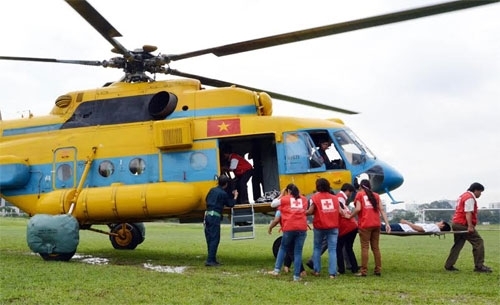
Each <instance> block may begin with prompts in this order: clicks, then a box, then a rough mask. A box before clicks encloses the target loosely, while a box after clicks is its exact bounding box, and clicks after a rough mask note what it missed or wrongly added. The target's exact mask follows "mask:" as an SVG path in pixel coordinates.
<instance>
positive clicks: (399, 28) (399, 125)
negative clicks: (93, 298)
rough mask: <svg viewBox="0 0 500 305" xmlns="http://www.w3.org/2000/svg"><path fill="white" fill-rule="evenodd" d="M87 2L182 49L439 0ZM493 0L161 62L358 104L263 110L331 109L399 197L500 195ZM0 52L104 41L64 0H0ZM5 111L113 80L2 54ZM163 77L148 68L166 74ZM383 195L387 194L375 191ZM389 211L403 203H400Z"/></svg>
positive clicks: (136, 43) (499, 31)
mask: <svg viewBox="0 0 500 305" xmlns="http://www.w3.org/2000/svg"><path fill="white" fill-rule="evenodd" d="M89 2H90V3H91V4H92V5H93V6H94V7H95V8H96V9H97V10H98V11H99V12H100V13H101V14H102V15H103V16H104V17H105V18H106V19H107V20H108V21H109V22H110V23H111V24H112V25H113V26H114V27H115V28H116V29H117V30H118V31H119V32H120V33H121V34H122V35H123V36H124V37H122V38H118V40H119V42H120V43H121V44H123V45H124V46H125V47H126V48H128V49H134V48H137V47H140V46H142V45H144V44H152V45H156V46H158V49H159V51H161V52H162V53H165V54H179V53H185V52H189V51H195V50H199V49H205V48H209V47H215V46H220V45H224V44H229V43H234V42H239V41H244V40H248V39H254V38H260V37H264V36H269V35H275V34H281V33H285V32H290V31H296V30H301V29H305V28H311V27H316V26H322V25H327V24H332V23H337V22H343V21H348V20H352V19H359V18H364V17H370V16H374V15H378V14H383V13H389V12H393V11H398V10H402V9H406V8H414V7H419V6H422V5H425V4H432V3H438V2H443V1H424V0H419V1H409V0H407V1H400V0H391V1H372V0H366V1H331V0H325V1H317V0H309V1H296V0H283V1H281V0H279V1H278V0H274V1H269V0H265V1H264V0H252V1H250V0H247V1H239V0H211V1H204V0H191V1H190V0H185V1H160V0H156V1H154V0H142V1H131V0H107V1H96V0H89ZM498 16H500V4H493V5H488V6H484V7H479V8H473V9H468V10H464V11H460V12H454V13H448V14H443V15H438V16H433V17H426V18H422V19H418V20H411V21H406V22H402V23H397V24H392V25H386V26H381V27H376V28H371V29H364V30H360V31H356V32H349V33H344V34H339V35H334V36H329V37H326V38H319V39H314V40H308V41H305V42H299V43H293V44H288V45H283V46H279V47H273V48H266V49H262V50H258V51H253V52H246V53H242V54H237V55H230V56H226V57H215V56H213V55H205V56H200V57H197V58H191V59H185V60H181V61H177V62H173V63H172V64H171V67H172V68H174V69H178V70H180V71H183V72H187V73H194V74H199V75H203V76H207V77H212V78H216V79H221V80H225V81H229V82H235V83H239V84H245V85H248V86H253V87H257V88H261V89H263V90H266V89H267V90H269V91H274V92H280V93H283V94H287V95H292V96H297V97H302V98H306V99H310V100H314V101H317V102H320V103H327V104H331V105H334V106H338V107H343V108H347V109H352V110H356V111H360V112H361V114H358V115H344V114H339V113H334V112H326V111H319V110H316V109H313V108H308V107H302V106H296V105H293V104H290V103H286V102H281V101H275V103H274V115H292V116H297V115H299V116H306V117H315V118H321V117H325V118H327V117H339V118H341V119H342V120H344V122H345V123H346V124H347V125H348V126H350V127H351V128H352V129H353V130H354V132H355V133H356V134H357V135H358V136H359V137H360V138H361V139H362V140H363V141H364V142H365V143H366V144H367V145H368V146H369V147H370V148H371V150H372V151H373V152H374V153H375V154H376V155H377V157H378V158H380V159H382V160H384V161H386V162H388V163H389V164H391V165H392V166H394V167H395V168H396V169H398V170H399V171H400V172H401V173H402V174H403V176H404V178H405V182H404V184H403V185H402V186H401V187H400V188H399V189H398V190H396V191H394V192H393V193H392V195H393V196H394V197H395V198H396V199H397V200H402V201H404V202H405V203H429V202H432V201H434V200H441V199H450V200H451V199H453V200H454V199H456V198H457V197H458V195H460V194H461V193H462V192H464V191H465V190H466V189H467V188H468V186H469V185H470V184H471V183H472V182H475V181H478V182H481V183H482V184H483V185H484V186H485V187H486V191H485V192H483V196H482V197H481V198H480V199H479V204H480V206H487V205H488V204H490V203H493V202H500V174H499V172H500V161H499V160H500V133H499V123H500V103H499V100H500V39H499V38H498V37H500V18H498ZM0 28H1V29H2V36H1V37H2V42H1V47H0V55H3V56H27V57H46V58H57V59H81V60H104V59H109V58H111V57H113V56H114V54H113V53H111V52H110V49H111V45H110V44H109V43H108V42H107V41H106V40H105V39H104V38H102V36H101V35H100V34H99V33H97V32H96V31H95V30H94V29H93V28H92V27H91V26H90V25H89V24H88V23H87V22H86V21H85V20H84V19H83V18H81V17H80V16H79V15H78V14H77V13H76V12H75V11H74V10H73V9H72V8H71V7H70V6H69V5H68V4H66V3H65V2H64V1H62V0H45V1H39V0H25V1H8V2H6V3H5V4H3V7H2V9H1V10H0ZM0 68H1V71H2V72H1V74H0V82H1V84H2V90H1V92H0V110H1V111H2V116H3V119H12V118H17V117H20V116H21V114H22V113H23V112H25V111H27V110H31V112H32V113H33V114H34V115H36V116H38V115H45V114H48V112H49V111H50V109H51V108H52V106H53V103H54V101H55V99H56V97H58V96H59V95H62V94H64V93H65V92H69V91H75V90H80V89H90V88H95V87H99V86H101V85H103V84H104V83H105V82H108V81H113V80H117V79H119V78H120V77H121V75H122V73H121V71H119V70H116V69H105V68H102V67H90V66H77V65H64V64H48V63H28V62H9V61H0ZM168 77H169V76H157V78H158V79H166V78H168ZM383 198H384V199H385V201H386V202H389V198H388V197H387V196H385V195H384V196H383ZM391 208H404V204H399V205H396V206H393V207H391Z"/></svg>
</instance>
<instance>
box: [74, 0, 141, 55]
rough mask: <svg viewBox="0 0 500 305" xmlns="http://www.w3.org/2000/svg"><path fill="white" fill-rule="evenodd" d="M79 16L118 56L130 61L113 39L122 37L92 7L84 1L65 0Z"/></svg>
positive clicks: (126, 51) (123, 48)
mask: <svg viewBox="0 0 500 305" xmlns="http://www.w3.org/2000/svg"><path fill="white" fill-rule="evenodd" d="M65 1H66V2H67V3H68V4H69V5H70V6H71V7H72V8H73V9H74V10H75V11H76V12H77V13H78V14H80V16H82V17H83V18H84V19H85V20H87V22H88V23H89V24H90V25H91V26H92V27H94V29H96V31H97V32H99V33H100V34H101V35H102V37H104V39H106V40H107V41H108V42H109V43H111V45H113V47H115V48H116V49H117V50H118V51H119V52H120V54H122V55H123V56H125V58H126V59H127V60H132V59H133V56H132V54H131V53H130V52H129V51H128V50H127V49H126V48H125V47H124V46H122V45H121V44H120V43H119V42H118V41H116V40H115V39H113V37H121V36H122V35H121V34H120V33H119V32H118V31H117V30H116V29H115V28H114V27H113V26H112V25H111V24H110V23H109V22H108V21H107V20H106V19H105V18H104V17H103V16H102V15H101V14H100V13H99V12H98V11H97V10H96V9H95V8H94V7H93V6H92V5H90V3H88V2H87V1H85V0H65Z"/></svg>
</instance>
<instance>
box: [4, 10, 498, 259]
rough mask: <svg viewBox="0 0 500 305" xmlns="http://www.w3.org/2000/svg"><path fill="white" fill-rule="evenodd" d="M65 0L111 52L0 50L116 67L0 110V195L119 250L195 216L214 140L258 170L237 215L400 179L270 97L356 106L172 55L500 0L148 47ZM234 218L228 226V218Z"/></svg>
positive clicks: (353, 142) (333, 125)
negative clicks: (34, 109) (237, 38)
mask: <svg viewBox="0 0 500 305" xmlns="http://www.w3.org/2000/svg"><path fill="white" fill-rule="evenodd" d="M65 1H66V2H67V3H68V4H69V5H70V6H71V7H72V8H73V9H74V10H75V11H76V12H78V13H79V14H80V15H81V16H82V17H83V18H84V19H85V20H86V21H87V22H88V23H89V24H90V25H92V26H93V27H94V29H95V30H96V31H97V32H99V33H100V34H101V35H102V36H103V37H104V38H105V39H106V40H107V41H108V42H109V43H110V44H111V45H112V46H113V50H112V51H113V52H115V53H117V54H119V55H118V56H117V57H113V58H111V59H109V60H104V61H86V60H60V59H51V58H36V57H14V56H0V59H2V60H14V61H33V62H45V63H63V64H78V65H90V66H102V67H110V68H119V69H122V70H123V71H124V76H123V77H122V78H121V79H120V80H119V81H116V82H110V83H107V84H105V85H104V86H103V87H100V88H96V89H90V90H77V91H74V92H69V93H65V94H63V95H61V96H59V97H58V98H57V99H56V101H55V105H54V107H53V109H52V111H51V112H50V114H49V115H46V116H40V117H32V116H29V117H28V118H23V119H16V120H0V145H1V149H0V191H1V197H2V198H4V199H5V200H7V201H8V202H10V203H12V204H14V205H15V206H17V207H19V208H20V209H22V210H23V211H24V212H26V213H28V214H29V215H30V216H35V215H71V217H72V218H74V219H75V220H76V222H77V225H78V228H79V229H87V230H93V231H96V232H100V233H106V234H108V235H109V237H110V240H111V243H112V245H113V247H114V248H116V249H134V248H136V247H137V245H139V244H140V243H141V242H142V241H143V240H144V236H145V231H144V226H143V225H141V223H142V222H147V221H153V220H157V219H165V218H177V219H179V220H180V221H181V222H196V221H202V219H203V215H204V211H205V201H204V200H205V196H206V194H207V192H208V190H209V189H210V188H212V187H213V186H214V181H215V180H216V179H217V177H218V176H219V175H220V174H221V170H222V166H223V164H222V161H221V150H222V148H223V147H230V148H231V150H232V152H235V153H238V154H240V155H242V156H246V157H247V158H248V159H250V158H251V160H252V162H253V165H254V167H255V168H256V170H257V169H258V170H259V172H260V175H259V176H260V177H261V181H259V182H260V183H259V184H256V183H254V184H253V186H250V187H251V188H252V189H253V190H256V192H255V193H254V196H252V200H251V202H249V203H248V204H242V205H240V206H238V207H237V208H235V209H234V210H231V211H227V213H230V214H234V215H236V213H237V212H236V211H237V210H240V209H241V210H243V209H249V208H250V209H251V213H252V214H253V213H268V212H272V209H271V208H270V204H269V197H268V196H266V194H272V193H273V192H275V191H277V190H281V189H282V188H283V187H284V186H286V185H287V184H288V183H291V182H293V183H295V184H296V185H297V186H298V187H299V189H300V190H301V191H302V192H303V193H304V194H306V195H308V194H311V193H313V192H314V189H315V181H316V179H317V178H319V177H323V178H327V179H328V180H329V181H330V182H331V185H332V187H333V188H334V189H336V190H338V189H340V187H341V186H342V184H344V183H354V181H355V180H356V178H357V177H359V176H360V175H366V176H367V177H368V179H370V181H371V185H372V187H373V190H374V191H376V192H378V193H387V194H389V196H390V191H392V190H394V189H396V188H398V187H399V186H401V185H402V183H403V177H402V175H401V174H400V173H399V172H398V171H397V170H396V169H394V168H393V167H391V166H390V165H388V164H386V163H385V162H383V161H382V160H380V159H378V158H377V157H376V156H375V155H374V154H373V153H372V152H371V151H370V149H369V148H368V147H367V146H366V145H365V144H364V143H363V142H362V141H361V140H360V139H359V138H358V137H357V136H356V134H355V133H354V132H353V131H352V130H351V129H350V128H349V127H348V126H346V125H345V124H344V122H343V121H342V120H340V119H305V118H297V117H275V116H272V112H273V109H272V98H275V99H280V100H284V101H288V102H292V103H297V104H302V105H307V106H311V107H316V108H320V109H325V110H330V111H336V112H340V113H346V114H355V113H356V112H355V111H351V110H347V109H342V108H337V107H334V106H330V105H327V104H321V103H317V102H314V101H309V100H305V99H301V98H297V97H292V96H287V95H284V94H280V93H276V92H272V91H267V90H262V89H258V88H253V87H248V86H245V85H239V84H234V83H231V82H227V81H222V80H217V79H212V78H209V77H204V76H200V75H195V74H189V73H184V72H181V71H179V70H176V69H172V68H170V63H171V62H173V61H178V60H183V59H189V58H192V57H196V56H201V55H205V54H214V55H216V56H226V55H231V54H236V53H240V52H246V51H251V50H257V49H261V48H266V47H272V46H277V45H281V44H286V43H291V42H297V41H302V40H307V39H313V38H319V37H324V36H328V35H334V34H338V33H343V32H348V31H353V30H358V29H363V28H369V27H374V26H378V25H383V24H389V23H394V22H399V21H404V20H409V19H415V18H420V17H424V16H430V15H435V14H441V13H445V12H450V11H455V10H460V9H466V8H469V7H474V6H478V5H484V4H488V3H492V2H497V1H454V2H448V3H443V4H438V5H432V6H426V7H422V8H417V9H411V10H406V11H401V12H396V13H390V14H385V15H380V16H375V17H370V18H364V19H359V20H354V21H349V22H343V23H337V24H331V25H327V26H322V27H317V28H311V29H306V30H301V31H297V32H290V33H285V34H281V35H275V36H270V37H264V38H260V39H254V40H249V41H243V42H238V43H234V44H229V45H223V46H219V47H214V48H209V49H203V50H197V51H193V52H188V53H183V54H173V55H165V54H158V55H155V54H153V52H155V51H156V47H154V46H150V45H145V46H143V47H142V48H139V49H135V50H129V49H127V48H125V47H124V46H122V45H121V44H120V43H119V42H118V41H117V40H116V39H115V38H116V37H120V36H121V34H120V33H119V32H118V31H117V30H116V29H115V28H114V27H113V26H112V25H111V24H110V23H109V22H108V21H107V20H106V19H105V18H104V17H102V16H101V15H100V13H99V12H98V11H96V10H95V9H94V8H93V7H92V6H91V5H90V4H89V3H88V2H87V1H85V0H65ZM155 74H169V75H174V76H178V77H181V78H180V79H172V80H162V81H155V80H154V78H152V77H151V76H150V75H155ZM204 86H210V87H214V88H211V89H207V88H205V87H204ZM324 141H327V142H329V143H330V144H331V148H330V149H329V150H328V151H327V153H328V157H329V159H330V160H331V161H329V162H324V158H322V157H321V156H320V154H319V152H318V146H319V143H321V142H324ZM254 179H255V177H254ZM252 182H256V181H252ZM251 193H253V192H251ZM259 195H261V197H259ZM391 198H392V197H391ZM233 218H234V217H233ZM251 219H253V218H251ZM100 224H105V225H108V226H109V228H110V230H109V232H104V231H102V230H98V229H95V228H93V227H92V226H93V225H100ZM251 226H252V225H250V227H251ZM233 228H234V229H235V230H237V228H236V226H235V225H234V224H233ZM59 229H60V228H59ZM73 254H74V251H69V252H58V251H57V249H56V250H54V251H53V252H50V253H42V252H41V253H40V255H41V256H42V257H43V258H44V259H61V260H68V259H70V258H71V257H72V256H73Z"/></svg>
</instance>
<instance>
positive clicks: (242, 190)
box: [223, 151, 254, 204]
mask: <svg viewBox="0 0 500 305" xmlns="http://www.w3.org/2000/svg"><path fill="white" fill-rule="evenodd" d="M223 156H224V159H225V161H226V162H227V164H228V166H227V167H224V168H223V171H226V172H233V174H234V176H235V177H236V178H235V180H236V189H237V190H238V193H239V195H238V199H237V204H244V203H249V201H248V188H247V183H248V181H249V180H250V178H252V176H253V172H254V169H253V166H252V164H251V163H250V162H248V161H247V160H246V159H245V158H244V157H242V156H240V155H238V154H236V153H232V152H230V151H224V152H223Z"/></svg>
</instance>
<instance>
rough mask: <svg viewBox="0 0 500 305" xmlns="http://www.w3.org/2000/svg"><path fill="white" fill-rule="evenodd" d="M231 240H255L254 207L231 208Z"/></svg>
mask: <svg viewBox="0 0 500 305" xmlns="http://www.w3.org/2000/svg"><path fill="white" fill-rule="evenodd" d="M231 238H232V239H233V240H236V239H251V238H255V230H254V210H253V205H250V206H249V207H248V206H245V207H237V206H236V207H233V208H231Z"/></svg>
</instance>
